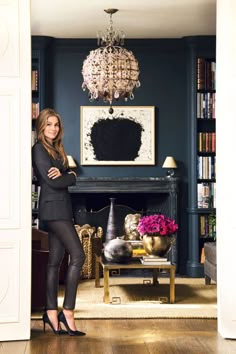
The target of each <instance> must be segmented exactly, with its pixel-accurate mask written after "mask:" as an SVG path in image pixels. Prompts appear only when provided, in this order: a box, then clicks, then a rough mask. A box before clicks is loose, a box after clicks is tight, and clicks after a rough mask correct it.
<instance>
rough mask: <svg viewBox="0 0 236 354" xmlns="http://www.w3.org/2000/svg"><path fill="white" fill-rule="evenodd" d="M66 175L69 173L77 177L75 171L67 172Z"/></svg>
mask: <svg viewBox="0 0 236 354" xmlns="http://www.w3.org/2000/svg"><path fill="white" fill-rule="evenodd" d="M68 173H69V175H70V174H71V173H72V174H73V175H75V177H76V176H77V175H76V173H75V171H69V172H68Z"/></svg>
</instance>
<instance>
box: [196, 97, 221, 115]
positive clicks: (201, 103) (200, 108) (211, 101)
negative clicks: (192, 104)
mask: <svg viewBox="0 0 236 354" xmlns="http://www.w3.org/2000/svg"><path fill="white" fill-rule="evenodd" d="M215 95H216V94H215V92H198V93H197V118H199V119H215V118H216V116H215V101H216V96H215Z"/></svg>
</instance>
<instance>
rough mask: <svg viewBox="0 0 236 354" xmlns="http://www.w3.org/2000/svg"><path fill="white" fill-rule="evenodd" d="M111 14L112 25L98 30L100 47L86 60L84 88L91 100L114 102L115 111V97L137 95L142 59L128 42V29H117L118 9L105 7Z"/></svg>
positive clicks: (126, 97)
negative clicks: (136, 88) (132, 50)
mask: <svg viewBox="0 0 236 354" xmlns="http://www.w3.org/2000/svg"><path fill="white" fill-rule="evenodd" d="M104 11H105V12H106V13H108V14H109V15H110V26H109V28H108V29H106V32H105V33H98V45H101V47H100V48H98V49H95V50H92V51H90V53H89V55H88V56H87V58H86V59H85V60H84V63H83V68H82V75H83V80H84V81H83V83H82V89H83V91H85V90H86V89H88V91H89V100H90V101H94V100H98V99H100V98H101V99H102V100H103V101H104V102H109V103H110V108H109V113H111V114H112V113H113V108H112V101H113V100H114V99H115V100H116V101H118V100H119V99H120V98H124V100H125V101H127V100H128V99H131V100H132V99H134V94H133V89H134V88H135V87H140V81H139V79H138V78H139V65H138V61H137V59H136V58H135V56H134V55H133V53H132V52H131V51H128V50H127V49H125V48H122V47H121V46H122V45H124V37H125V35H124V32H120V33H119V32H118V31H115V30H114V29H113V22H112V15H113V14H114V13H116V12H117V11H118V9H107V10H104Z"/></svg>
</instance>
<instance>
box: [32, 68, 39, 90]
mask: <svg viewBox="0 0 236 354" xmlns="http://www.w3.org/2000/svg"><path fill="white" fill-rule="evenodd" d="M38 78H39V74H38V70H32V73H31V88H32V91H38V88H39V85H38Z"/></svg>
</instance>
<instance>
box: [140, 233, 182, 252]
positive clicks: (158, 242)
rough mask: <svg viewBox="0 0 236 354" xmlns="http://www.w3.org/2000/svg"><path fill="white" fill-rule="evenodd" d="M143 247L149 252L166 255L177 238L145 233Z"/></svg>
mask: <svg viewBox="0 0 236 354" xmlns="http://www.w3.org/2000/svg"><path fill="white" fill-rule="evenodd" d="M142 239H143V247H144V249H145V251H146V253H147V254H150V255H154V256H158V257H164V256H165V255H166V254H167V253H168V252H169V250H170V249H171V246H172V244H173V242H174V240H175V237H174V236H158V235H156V236H155V235H152V236H149V235H143V237H142Z"/></svg>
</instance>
